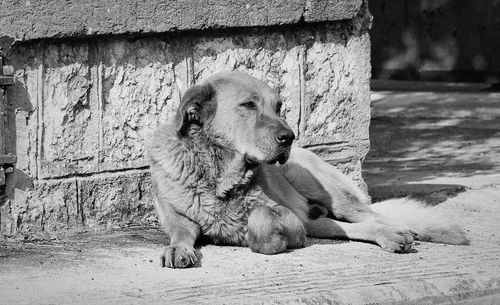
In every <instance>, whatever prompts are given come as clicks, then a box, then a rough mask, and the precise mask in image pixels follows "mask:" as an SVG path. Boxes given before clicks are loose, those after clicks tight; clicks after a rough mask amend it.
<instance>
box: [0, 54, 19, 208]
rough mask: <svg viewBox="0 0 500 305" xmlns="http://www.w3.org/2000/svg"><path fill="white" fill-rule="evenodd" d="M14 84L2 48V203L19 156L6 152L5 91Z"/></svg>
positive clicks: (0, 114) (0, 156)
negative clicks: (10, 175)
mask: <svg viewBox="0 0 500 305" xmlns="http://www.w3.org/2000/svg"><path fill="white" fill-rule="evenodd" d="M12 84H14V67H13V66H7V65H4V57H3V54H2V50H1V49H0V205H1V204H2V201H3V200H2V197H4V196H3V195H4V194H5V184H6V182H7V177H8V175H9V174H11V173H13V172H14V164H15V163H16V161H17V157H16V156H15V155H12V154H6V151H7V147H6V139H5V136H6V135H5V132H6V131H7V126H6V121H5V120H6V111H7V105H6V100H5V91H6V90H7V88H8V87H9V86H11V85H12Z"/></svg>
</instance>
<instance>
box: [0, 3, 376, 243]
mask: <svg viewBox="0 0 500 305" xmlns="http://www.w3.org/2000/svg"><path fill="white" fill-rule="evenodd" d="M316 2H318V1H316ZM316 2H314V3H316ZM347 2H349V3H354V2H355V1H347ZM258 3H259V2H258ZM258 3H257V4H255V5H258ZM308 3H310V4H311V5H313V4H314V3H313V1H311V2H308ZM318 3H319V2H318ZM332 3H334V2H332ZM314 5H316V4H314ZM328 5H330V4H328ZM350 9H354V6H353V7H351V8H350ZM358 10H359V9H356V12H357V14H358V15H357V16H356V17H355V18H354V19H353V20H350V21H343V22H334V23H317V24H307V25H301V26H298V25H296V26H287V27H275V28H251V29H239V30H236V29H235V30H232V31H223V32H219V33H215V32H213V31H209V32H204V33H203V34H200V33H190V34H186V35H182V36H181V35H178V34H164V35H154V36H144V37H140V38H138V37H136V38H130V37H128V38H125V37H103V38H100V39H94V40H82V39H80V40H74V41H42V42H29V43H22V44H16V45H14V47H13V49H12V50H11V52H10V56H11V58H12V60H11V64H13V65H14V66H15V68H16V69H17V71H16V78H17V82H16V84H15V85H14V86H13V87H12V88H11V90H9V101H10V102H11V105H10V106H9V107H10V109H11V113H12V114H11V117H10V119H9V122H10V125H9V126H10V129H11V130H12V131H13V134H14V135H15V136H13V137H11V139H10V143H11V145H10V151H12V152H16V153H17V155H18V156H19V163H18V164H17V169H18V170H17V171H16V173H15V175H14V177H15V179H14V180H13V181H14V182H12V183H14V184H15V188H16V190H15V191H12V192H10V193H9V196H10V197H11V200H10V201H9V202H8V204H5V205H4V206H2V207H1V210H0V212H1V217H0V232H4V233H8V234H9V233H15V232H32V231H37V230H46V231H56V230H62V229H68V228H75V227H113V226H118V225H127V224H145V223H151V222H154V221H155V217H154V216H153V215H154V213H152V206H151V198H150V182H149V178H148V174H147V173H146V169H147V168H146V167H147V160H146V156H145V151H144V139H145V138H147V137H148V136H149V134H150V132H151V131H152V130H153V129H154V128H155V127H156V126H157V125H158V124H159V123H160V122H164V121H166V120H168V119H169V118H172V117H173V115H174V114H175V109H176V107H177V105H178V104H179V102H180V99H181V95H182V93H183V92H184V91H185V90H186V89H187V88H188V87H189V86H191V85H192V84H193V83H194V82H197V81H201V80H203V79H204V78H206V77H208V76H209V75H211V74H213V73H216V72H219V71H223V70H240V71H244V72H247V73H249V74H250V75H253V76H255V77H257V78H260V79H262V80H264V81H266V82H267V83H269V85H270V86H271V87H272V88H273V89H275V91H276V93H277V94H278V95H279V97H280V98H281V99H282V100H283V102H284V109H283V115H284V116H285V118H286V120H287V121H288V122H289V124H290V125H291V127H292V128H293V130H294V131H295V133H296V134H297V135H298V143H299V144H300V145H302V146H307V147H310V148H311V149H313V150H314V151H315V152H317V153H318V154H319V155H320V156H321V157H323V158H324V159H326V160H327V161H329V162H331V163H333V164H336V165H337V166H338V167H339V168H341V169H342V170H343V171H344V172H346V173H347V174H349V175H350V176H351V177H353V178H354V179H355V180H356V181H358V183H359V184H360V185H361V186H362V187H364V183H363V181H362V178H361V170H360V164H361V161H362V160H363V158H364V156H365V155H366V153H367V151H368V147H369V141H368V125H369V78H370V64H369V38H368V34H367V29H368V24H369V19H370V18H369V15H367V13H366V11H359V12H358ZM367 20H368V21H367ZM30 178H31V179H34V180H35V183H34V185H32V183H31V181H30Z"/></svg>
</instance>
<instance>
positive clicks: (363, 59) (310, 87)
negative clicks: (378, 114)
mask: <svg viewBox="0 0 500 305" xmlns="http://www.w3.org/2000/svg"><path fill="white" fill-rule="evenodd" d="M306 52H307V57H306V68H305V82H306V83H305V88H306V93H305V100H304V114H303V118H302V122H303V123H304V125H303V126H302V134H303V137H301V142H300V143H301V144H302V145H305V146H311V145H321V144H337V143H349V142H352V141H353V140H362V141H366V140H368V126H369V119H370V97H369V90H370V87H369V86H370V84H369V80H370V41H369V37H368V34H367V33H365V34H361V35H359V36H357V35H349V32H348V30H347V29H346V28H344V27H340V28H339V27H338V28H335V27H334V26H330V27H327V28H326V29H325V30H324V31H318V33H316V34H315V35H314V40H312V41H310V43H309V45H308V48H307V51H306Z"/></svg>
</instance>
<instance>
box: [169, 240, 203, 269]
mask: <svg viewBox="0 0 500 305" xmlns="http://www.w3.org/2000/svg"><path fill="white" fill-rule="evenodd" d="M197 262H198V257H197V256H196V253H195V250H194V248H192V247H186V246H183V245H170V246H168V247H166V248H165V249H164V250H163V252H162V254H161V256H160V265H161V267H169V268H189V267H193V266H194V265H195V264H196V263H197Z"/></svg>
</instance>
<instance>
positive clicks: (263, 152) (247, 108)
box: [176, 72, 295, 163]
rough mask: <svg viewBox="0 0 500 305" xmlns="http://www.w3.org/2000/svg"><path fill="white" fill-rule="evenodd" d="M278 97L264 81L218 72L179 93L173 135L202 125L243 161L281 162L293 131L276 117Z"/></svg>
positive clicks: (278, 104) (279, 106) (278, 110)
mask: <svg viewBox="0 0 500 305" xmlns="http://www.w3.org/2000/svg"><path fill="white" fill-rule="evenodd" d="M280 111H281V101H279V99H278V98H277V97H276V95H275V94H274V92H273V91H272V90H271V88H269V86H268V85H267V84H265V83H264V82H262V81H260V80H258V79H256V78H253V77H251V76H249V75H247V74H244V73H242V72H224V73H218V74H215V75H213V76H211V77H210V78H208V79H207V80H206V81H205V82H204V83H203V84H201V85H197V86H193V87H191V88H190V89H189V90H188V91H187V92H186V94H185V95H184V97H183V99H182V102H181V105H180V106H179V110H178V112H177V116H176V121H177V128H178V130H179V136H189V129H190V128H203V130H205V131H206V132H207V133H209V134H210V135H212V136H214V137H215V138H219V139H220V140H221V141H220V143H222V144H223V145H224V146H226V148H228V149H231V150H235V151H237V152H238V153H240V154H241V155H243V156H245V159H246V161H247V162H248V163H262V162H266V163H275V162H280V163H285V162H286V160H287V159H288V156H289V153H290V146H291V144H292V142H293V140H294V139H295V135H294V133H293V132H292V130H291V129H290V127H289V126H288V124H287V123H286V122H285V121H284V120H283V119H282V118H281V116H280Z"/></svg>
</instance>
